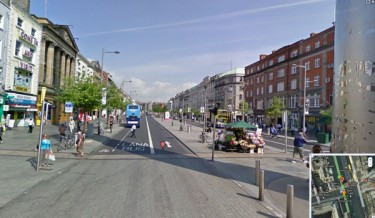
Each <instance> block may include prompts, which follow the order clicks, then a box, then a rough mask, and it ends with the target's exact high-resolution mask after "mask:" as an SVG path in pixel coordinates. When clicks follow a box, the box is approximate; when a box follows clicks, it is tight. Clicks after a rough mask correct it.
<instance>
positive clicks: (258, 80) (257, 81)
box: [257, 76, 259, 84]
mask: <svg viewBox="0 0 375 218" xmlns="http://www.w3.org/2000/svg"><path fill="white" fill-rule="evenodd" d="M257 84H259V76H258V77H257Z"/></svg>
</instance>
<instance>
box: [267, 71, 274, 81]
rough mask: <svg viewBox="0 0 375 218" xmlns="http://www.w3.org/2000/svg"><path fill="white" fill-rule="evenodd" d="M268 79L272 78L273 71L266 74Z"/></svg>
mask: <svg viewBox="0 0 375 218" xmlns="http://www.w3.org/2000/svg"><path fill="white" fill-rule="evenodd" d="M268 80H273V72H271V73H269V74H268Z"/></svg>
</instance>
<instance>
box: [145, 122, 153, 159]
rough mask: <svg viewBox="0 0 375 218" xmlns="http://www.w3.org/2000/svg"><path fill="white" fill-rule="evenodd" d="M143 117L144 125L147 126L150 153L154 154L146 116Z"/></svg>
mask: <svg viewBox="0 0 375 218" xmlns="http://www.w3.org/2000/svg"><path fill="white" fill-rule="evenodd" d="M145 117H146V126H147V133H148V140H149V144H150V151H151V154H155V150H154V144H152V137H151V132H150V127H149V125H148V120H147V116H145Z"/></svg>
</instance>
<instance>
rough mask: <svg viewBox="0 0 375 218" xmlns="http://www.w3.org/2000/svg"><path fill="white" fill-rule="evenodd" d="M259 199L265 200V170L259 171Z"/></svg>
mask: <svg viewBox="0 0 375 218" xmlns="http://www.w3.org/2000/svg"><path fill="white" fill-rule="evenodd" d="M259 200H260V201H264V170H260V171H259Z"/></svg>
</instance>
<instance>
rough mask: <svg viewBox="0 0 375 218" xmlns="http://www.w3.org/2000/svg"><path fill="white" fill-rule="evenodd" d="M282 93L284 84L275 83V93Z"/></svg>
mask: <svg viewBox="0 0 375 218" xmlns="http://www.w3.org/2000/svg"><path fill="white" fill-rule="evenodd" d="M282 91H284V82H279V83H277V92H282Z"/></svg>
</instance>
